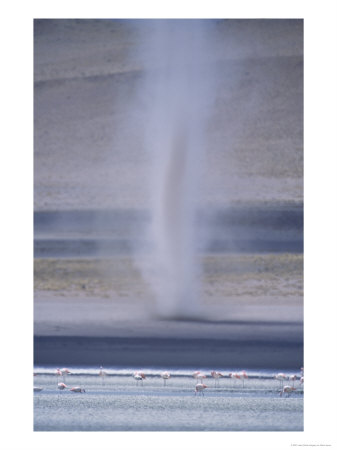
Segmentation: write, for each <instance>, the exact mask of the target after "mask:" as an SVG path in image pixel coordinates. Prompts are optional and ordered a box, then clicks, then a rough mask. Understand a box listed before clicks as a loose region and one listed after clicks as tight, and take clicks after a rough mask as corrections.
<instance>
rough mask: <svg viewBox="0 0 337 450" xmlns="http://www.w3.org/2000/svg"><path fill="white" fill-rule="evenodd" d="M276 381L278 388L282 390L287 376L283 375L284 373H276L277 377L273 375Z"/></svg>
mask: <svg viewBox="0 0 337 450" xmlns="http://www.w3.org/2000/svg"><path fill="white" fill-rule="evenodd" d="M274 378H275V379H276V380H279V382H280V388H283V383H284V380H287V378H288V377H287V375H286V374H284V373H278V374H277V375H275V377H274Z"/></svg>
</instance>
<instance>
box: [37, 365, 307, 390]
mask: <svg viewBox="0 0 337 450" xmlns="http://www.w3.org/2000/svg"><path fill="white" fill-rule="evenodd" d="M55 374H56V377H57V388H58V389H59V390H60V391H63V390H65V389H68V390H69V391H70V392H74V393H84V392H85V389H83V388H82V387H80V386H74V387H69V386H67V385H66V384H65V382H66V377H67V375H71V374H72V372H71V371H70V370H69V369H67V368H63V369H56V372H55ZM34 375H36V373H34ZM98 375H99V376H100V377H101V379H102V384H104V382H105V377H106V376H107V375H108V373H107V372H106V371H105V370H104V369H103V367H102V366H101V367H100V370H99V372H98ZM210 375H211V377H212V378H213V379H214V387H220V383H219V379H220V378H221V377H226V375H224V374H222V373H221V372H217V371H214V370H213V371H212V372H211V373H210ZM59 377H62V380H63V381H62V382H60V381H59ZM160 377H161V378H162V379H163V382H164V386H166V383H167V380H168V379H170V378H171V375H170V373H169V372H167V371H165V372H161V374H160ZM192 377H193V378H194V379H195V380H196V385H195V391H194V395H197V394H202V395H204V390H205V389H206V388H208V386H207V385H206V384H204V382H203V381H204V380H205V379H206V378H207V375H206V374H204V373H202V372H200V371H199V370H198V371H195V372H193V374H192ZM228 377H229V378H231V379H232V380H233V382H236V381H237V380H240V381H242V388H244V386H245V380H247V379H248V375H247V373H246V372H245V371H244V370H242V371H241V372H235V373H234V372H230V373H229V374H228ZM133 378H134V379H135V380H136V383H137V385H138V383H141V384H143V381H144V380H145V379H146V376H145V374H144V372H140V371H137V372H134V374H133ZM274 378H275V380H278V381H279V382H280V390H279V392H280V396H281V397H282V396H283V395H285V396H287V397H289V396H290V394H291V393H292V392H293V391H295V390H296V388H295V381H296V380H297V379H299V383H300V385H303V384H304V371H303V367H302V368H301V376H300V377H297V375H286V374H285V373H278V374H277V375H275V376H274ZM286 380H289V381H291V382H292V384H291V386H290V385H284V382H285V381H286ZM42 389H43V388H41V387H37V386H34V392H40V391H42Z"/></svg>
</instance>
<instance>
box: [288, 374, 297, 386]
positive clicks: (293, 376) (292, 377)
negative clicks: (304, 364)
mask: <svg viewBox="0 0 337 450" xmlns="http://www.w3.org/2000/svg"><path fill="white" fill-rule="evenodd" d="M296 380H297V376H296V375H289V381H292V386H293V387H294V385H295V381H296Z"/></svg>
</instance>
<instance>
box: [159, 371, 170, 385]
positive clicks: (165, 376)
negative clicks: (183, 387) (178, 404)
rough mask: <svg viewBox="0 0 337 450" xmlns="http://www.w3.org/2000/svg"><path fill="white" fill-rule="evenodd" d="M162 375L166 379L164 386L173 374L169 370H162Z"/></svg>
mask: <svg viewBox="0 0 337 450" xmlns="http://www.w3.org/2000/svg"><path fill="white" fill-rule="evenodd" d="M160 376H161V377H162V379H163V380H164V386H166V380H168V379H169V378H171V375H170V374H169V372H162V373H161V374H160Z"/></svg>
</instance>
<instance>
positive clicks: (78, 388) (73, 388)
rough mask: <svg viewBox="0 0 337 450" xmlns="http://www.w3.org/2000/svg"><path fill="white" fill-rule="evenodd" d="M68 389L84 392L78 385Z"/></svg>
mask: <svg viewBox="0 0 337 450" xmlns="http://www.w3.org/2000/svg"><path fill="white" fill-rule="evenodd" d="M69 390H70V391H71V392H80V393H82V392H85V389H83V388H81V387H80V386H75V387H72V388H71V389H69Z"/></svg>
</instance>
